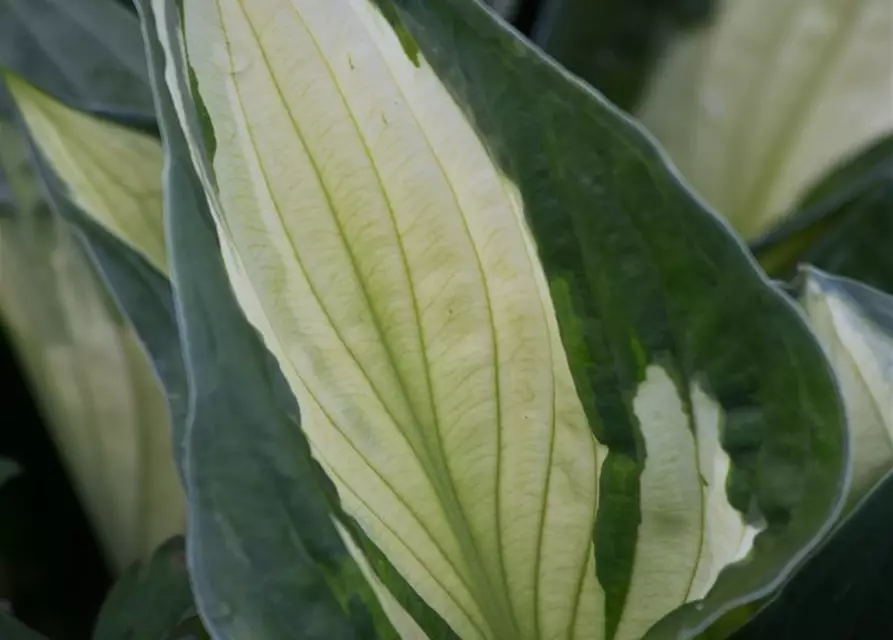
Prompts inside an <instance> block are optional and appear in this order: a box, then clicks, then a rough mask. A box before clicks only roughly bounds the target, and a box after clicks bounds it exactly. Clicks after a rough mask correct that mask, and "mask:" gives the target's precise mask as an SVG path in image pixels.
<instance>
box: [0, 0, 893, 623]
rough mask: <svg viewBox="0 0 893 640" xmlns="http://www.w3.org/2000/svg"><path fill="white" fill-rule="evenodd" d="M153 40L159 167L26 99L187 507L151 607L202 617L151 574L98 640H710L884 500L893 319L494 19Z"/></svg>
mask: <svg viewBox="0 0 893 640" xmlns="http://www.w3.org/2000/svg"><path fill="white" fill-rule="evenodd" d="M82 3H84V4H91V3H88V2H86V0H82ZM13 4H15V3H13ZM53 4H54V3H53V2H47V5H48V6H51V5H53ZM92 4H97V6H98V4H102V0H95V1H94V2H92ZM137 7H138V9H139V16H140V20H141V22H140V31H139V33H138V34H137V33H136V32H134V35H133V37H140V38H141V39H142V42H143V43H144V46H145V52H146V59H147V63H148V69H149V73H148V76H147V79H146V81H145V86H144V87H143V89H145V90H147V91H149V92H151V94H152V95H153V96H154V112H155V116H154V117H155V118H157V127H158V132H159V134H160V135H159V136H158V137H157V138H156V137H154V136H153V135H152V133H151V132H150V133H146V132H145V131H143V132H140V133H137V132H135V131H134V130H133V127H132V125H134V124H135V123H141V124H142V125H143V127H142V128H143V129H147V128H148V129H151V128H152V126H151V125H152V118H151V117H149V118H146V117H145V115H144V114H142V115H141V114H140V113H138V112H137V111H135V110H133V109H128V108H125V107H122V108H120V109H115V108H113V107H114V106H115V105H114V104H112V105H109V104H101V106H97V104H96V103H90V101H89V100H85V99H84V97H83V96H84V95H85V94H84V93H82V92H79V91H67V92H65V91H60V90H58V89H57V88H56V87H54V85H53V82H49V81H46V80H45V79H44V77H43V76H37V75H33V76H30V77H29V74H28V73H27V70H26V69H23V68H21V67H14V65H12V64H7V65H6V66H7V69H6V71H5V75H4V77H5V84H6V88H7V89H8V91H9V95H10V106H11V107H12V108H11V110H10V111H11V113H12V116H11V117H13V118H14V119H15V121H16V126H17V127H18V128H19V129H20V130H21V131H24V132H27V134H28V136H29V139H30V141H31V144H32V145H33V147H34V163H35V166H36V168H37V171H38V172H39V173H40V175H41V176H42V180H43V185H44V188H45V189H46V192H47V197H48V199H49V201H50V202H51V204H52V205H53V209H54V211H53V213H54V215H55V216H56V217H57V218H58V221H59V223H60V224H63V223H64V225H66V228H70V229H73V230H74V231H75V232H76V233H77V234H78V235H79V237H80V238H81V239H82V241H83V243H84V246H85V247H86V248H87V250H88V251H89V255H90V256H91V257H92V258H93V263H94V265H95V268H96V269H97V271H98V272H99V273H100V274H101V275H102V278H103V282H104V283H105V285H106V287H107V288H108V291H109V293H110V294H111V295H112V296H113V297H114V299H115V301H116V303H117V305H118V307H119V308H120V310H121V312H122V313H123V315H124V316H126V318H127V322H128V323H129V324H128V325H127V327H128V328H132V330H133V331H134V332H135V334H136V335H138V336H139V339H140V341H141V345H142V347H143V348H144V350H145V353H146V354H147V355H148V357H149V358H150V359H151V361H152V362H153V364H154V367H155V373H156V374H157V376H158V380H159V381H160V383H161V385H162V386H163V387H164V390H165V392H166V394H167V399H168V405H169V406H168V416H169V419H170V422H171V434H172V446H171V448H170V460H171V461H172V463H173V464H172V465H171V467H170V469H168V470H167V475H166V477H167V478H169V479H175V480H179V481H180V482H181V484H182V488H183V490H184V491H185V496H186V502H187V512H188V518H187V522H186V525H185V527H184V529H183V531H182V533H183V534H184V536H185V546H184V547H183V551H182V553H181V552H180V551H179V547H178V546H177V545H178V544H179V543H177V542H174V543H169V544H168V545H166V546H165V547H163V548H162V549H160V550H159V551H158V552H157V553H156V554H155V556H154V557H153V558H151V560H150V559H148V558H147V557H145V556H144V558H143V560H144V561H145V565H144V568H143V570H142V571H143V573H142V574H141V575H144V576H153V575H157V576H159V577H158V578H157V580H159V581H162V583H163V584H168V582H165V581H170V580H173V581H174V582H176V580H179V581H180V582H179V583H177V584H179V585H180V586H182V585H183V584H184V583H185V580H186V573H187V572H186V571H185V570H184V571H179V572H177V571H172V570H171V567H172V566H173V567H181V568H185V569H188V580H189V585H190V588H191V593H192V596H193V598H194V609H193V607H192V606H191V605H190V604H189V603H184V601H183V597H182V594H183V593H184V591H183V590H182V589H175V588H173V587H171V589H170V592H171V594H172V595H171V598H169V599H165V598H163V597H160V596H159V593H160V590H159V588H158V587H157V584H158V583H156V582H154V581H153V580H150V579H148V578H146V579H144V580H141V581H140V580H136V579H135V578H134V577H133V575H129V576H125V578H123V579H122V583H121V584H120V585H119V586H118V588H116V590H115V591H113V593H112V596H111V597H110V599H109V602H108V604H107V606H106V607H105V608H104V609H103V613H102V616H101V618H100V622H99V625H98V626H97V634H98V637H100V636H101V637H103V638H106V637H108V638H119V637H120V638H124V637H135V636H134V635H133V634H139V633H140V632H141V629H148V628H150V627H149V626H147V625H148V624H149V622H148V620H149V618H146V616H152V615H153V613H152V612H151V611H154V616H155V617H154V618H153V619H152V624H153V626H152V627H151V628H152V629H153V630H154V629H156V628H158V624H159V621H161V620H164V621H166V622H167V621H169V628H170V634H171V637H187V636H188V634H190V633H199V632H200V633H207V634H208V635H210V636H211V637H214V638H234V639H242V638H245V639H248V638H252V639H254V638H259V639H263V640H267V639H270V640H278V639H280V638H283V639H288V638H353V637H359V638H432V639H433V638H463V639H465V638H468V639H474V638H482V639H485V638H486V639H489V638H494V639H500V640H501V639H514V638H530V639H535V638H555V637H568V638H587V639H593V640H595V639H598V640H601V639H610V640H615V639H616V640H623V639H634V638H643V637H647V638H677V637H695V636H697V635H699V634H705V633H706V634H709V633H711V632H713V633H716V632H717V629H722V628H725V627H723V626H722V625H723V624H724V623H726V622H727V621H728V619H729V616H731V615H734V614H736V613H740V612H741V611H750V610H752V609H755V608H756V606H757V605H756V603H760V602H764V601H765V600H766V599H767V598H770V597H772V595H773V594H774V593H776V592H777V591H778V590H779V589H780V588H781V587H782V585H784V584H785V583H786V582H787V581H788V580H789V578H790V577H791V575H792V573H793V572H794V570H795V569H797V568H798V567H799V566H800V565H802V564H803V563H804V562H805V561H806V560H807V559H809V558H812V557H815V556H817V555H820V549H821V544H822V543H823V540H824V539H825V538H826V536H828V535H829V533H831V532H832V531H836V530H838V529H839V525H838V524H837V523H838V518H839V516H840V515H841V514H843V513H846V514H851V513H853V512H854V511H855V510H856V505H858V504H859V503H861V502H862V501H864V499H865V496H866V495H868V494H870V492H871V491H872V489H873V488H874V487H875V486H877V484H878V483H879V482H881V481H882V480H883V478H884V476H885V475H886V473H887V471H888V470H889V468H890V466H891V461H893V448H891V447H890V442H891V414H893V411H891V407H890V406H889V401H888V400H889V397H890V396H891V394H890V393H889V392H890V383H889V380H888V377H889V376H888V373H889V372H888V369H889V362H890V358H891V357H893V351H891V344H893V343H891V339H890V337H889V335H888V333H887V332H888V329H889V326H888V324H887V321H888V320H889V319H890V318H889V317H887V316H884V313H885V311H884V310H886V312H888V311H889V309H888V308H889V307H890V306H891V303H890V302H889V301H888V300H887V299H885V298H884V297H883V296H882V294H880V293H878V292H875V291H872V290H870V289H867V288H864V287H861V285H858V284H854V283H850V282H846V281H842V280H838V279H835V278H834V277H833V276H830V275H827V274H823V273H822V272H819V271H817V270H806V271H804V272H803V275H802V276H801V277H800V280H799V285H800V288H799V289H792V288H788V289H787V290H783V289H782V288H781V287H780V286H779V285H778V284H777V283H774V282H772V281H771V280H770V279H769V278H768V277H767V276H766V274H765V273H763V272H762V271H761V269H760V268H759V267H758V265H757V263H756V262H755V261H754V260H753V258H752V257H751V256H750V255H749V253H748V250H747V247H746V246H745V244H744V243H743V241H742V240H741V239H740V238H739V237H738V236H737V235H736V233H735V231H734V230H733V229H732V227H731V226H730V225H729V224H727V223H726V222H725V221H724V220H723V219H722V218H720V217H719V216H718V215H717V214H716V213H714V212H713V211H712V210H711V209H709V208H708V205H706V204H705V203H704V201H703V200H702V199H701V198H700V197H699V196H698V195H696V193H695V192H694V191H693V190H692V189H691V188H690V187H689V186H687V184H686V183H685V182H684V180H683V178H682V177H681V175H680V174H679V173H678V172H677V170H676V169H675V167H674V166H673V165H672V164H671V162H670V160H669V158H668V156H667V155H666V154H665V153H664V152H663V151H662V150H661V148H660V147H659V146H658V145H657V143H656V142H655V140H654V139H653V138H652V137H651V136H650V135H649V134H648V133H646V131H645V129H644V128H643V127H642V126H641V125H639V124H638V123H637V122H636V121H635V120H633V119H632V118H631V117H630V116H627V115H625V114H624V113H623V112H621V111H620V110H619V109H617V108H616V107H614V106H613V105H612V104H611V103H610V102H608V101H607V100H606V99H605V98H604V97H602V96H601V94H599V93H598V92H597V91H595V90H594V89H593V88H591V87H590V86H588V85H586V84H585V83H584V82H582V81H580V80H579V79H577V78H576V77H574V76H572V75H571V74H570V73H569V72H568V71H567V70H566V69H564V68H563V67H561V66H560V65H559V64H557V63H556V62H554V61H553V60H552V59H550V58H548V57H547V56H546V55H544V54H543V53H542V52H541V51H539V50H538V49H536V48H535V47H534V46H532V45H531V44H530V43H529V42H528V41H527V40H525V38H524V37H522V36H521V35H519V34H518V33H517V32H515V31H513V30H512V28H511V27H509V26H508V25H506V24H505V23H504V22H502V21H501V20H500V19H499V18H498V16H497V15H496V14H495V13H494V12H492V11H491V10H490V9H488V8H486V7H485V6H484V5H483V4H481V3H479V2H477V1H476V0H251V1H248V0H187V1H185V2H182V3H179V2H176V1H174V0H141V1H140V2H138V3H137ZM129 24H131V27H132V28H135V25H136V21H135V19H134V20H133V21H132V22H131V23H129ZM116 42H117V41H116ZM109 64H110V66H111V63H109ZM86 95H89V94H86ZM105 99H110V100H112V101H113V102H114V100H115V97H114V95H113V94H111V93H108V94H105ZM100 102H101V101H100ZM147 122H148V124H149V126H148V127H147V126H145V125H146V124H147ZM162 155H163V169H162V168H161V167H159V163H158V161H157V160H158V158H160V157H162ZM158 186H162V187H163V197H161V198H159V197H157V187H158ZM789 291H797V292H798V297H799V299H800V300H801V301H802V307H801V306H799V305H798V302H797V300H796V299H795V298H794V297H792V296H790V295H789V293H788V292H789ZM885 318H886V319H885ZM176 494H177V490H174V489H173V488H172V490H171V493H170V495H171V500H172V501H173V500H175V499H176ZM178 562H179V563H180V564H177V563H178ZM184 563H185V567H183V564H184ZM188 592H189V591H188V590H187V591H186V593H188ZM174 595H176V597H174ZM141 598H145V599H146V600H142V599H141ZM152 598H158V602H159V604H158V605H157V606H155V607H153V608H152V609H151V610H150V608H149V607H147V606H146V604H145V602H146V601H147V600H149V599H152ZM748 607H749V608H748ZM110 620H111V622H110ZM142 620H146V622H142ZM715 623H719V624H720V627H716V626H714V625H715ZM0 624H9V625H10V628H12V625H13V624H17V623H13V622H12V621H11V620H10V621H5V622H0ZM0 628H2V627H0ZM200 628H201V629H200ZM199 629H200V631H199ZM720 632H721V631H720ZM20 633H24V631H22V632H20ZM153 633H154V631H153ZM160 633H163V631H160ZM127 634H131V635H127ZM22 637H26V636H22ZM140 637H142V636H140ZM146 637H149V636H148V635H147V636H146ZM152 637H157V636H152Z"/></svg>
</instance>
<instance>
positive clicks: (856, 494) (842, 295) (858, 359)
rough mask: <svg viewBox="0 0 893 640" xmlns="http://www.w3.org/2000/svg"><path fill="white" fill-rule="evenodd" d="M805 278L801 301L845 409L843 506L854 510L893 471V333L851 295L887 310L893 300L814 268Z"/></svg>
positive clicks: (890, 308)
mask: <svg viewBox="0 0 893 640" xmlns="http://www.w3.org/2000/svg"><path fill="white" fill-rule="evenodd" d="M806 277H807V280H806V285H805V288H804V293H803V296H802V303H803V306H804V308H805V309H806V312H807V314H808V315H809V318H810V321H811V323H812V328H813V331H815V333H816V335H817V336H818V338H819V340H820V341H821V342H822V344H823V345H824V347H825V350H826V352H827V353H828V357H829V358H830V360H831V364H832V366H833V367H834V372H835V373H836V374H837V381H838V384H839V385H840V390H841V394H842V395H843V398H844V404H845V405H846V411H847V420H848V423H849V427H850V455H851V457H852V461H853V464H852V479H851V483H850V492H849V498H848V500H847V506H848V507H852V506H854V505H855V504H856V503H857V502H858V501H859V500H860V499H861V498H862V497H864V496H865V494H866V493H867V492H868V491H870V490H871V489H872V488H873V487H874V486H875V485H876V484H877V482H878V481H880V480H881V479H882V478H883V477H884V476H885V475H886V474H887V472H889V471H890V469H891V468H893V331H891V328H890V327H886V328H885V327H882V326H880V325H879V324H878V323H877V322H876V321H875V320H874V319H872V318H871V317H869V316H868V315H867V314H866V313H865V311H864V309H863V308H862V306H861V305H860V303H859V302H858V301H857V300H856V299H854V298H853V297H852V295H850V293H849V291H851V290H856V291H860V290H861V291H865V294H864V295H866V296H869V297H871V298H873V299H874V300H876V301H877V302H876V303H877V304H878V305H879V306H885V307H886V308H887V309H888V310H889V311H890V312H893V298H891V297H890V296H887V295H886V294H883V293H881V292H879V291H871V290H869V289H868V288H867V287H865V286H864V285H861V284H858V283H854V282H852V281H847V280H844V279H840V278H834V277H832V276H827V275H825V274H823V273H821V272H819V271H817V270H810V271H808V272H807V276H806ZM890 321H891V322H893V313H891V315H890Z"/></svg>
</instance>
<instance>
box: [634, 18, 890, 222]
mask: <svg viewBox="0 0 893 640" xmlns="http://www.w3.org/2000/svg"><path fill="white" fill-rule="evenodd" d="M639 116H640V118H641V119H642V121H643V122H644V123H645V124H646V126H648V127H649V128H650V129H651V131H652V132H653V133H655V134H656V136H657V137H658V139H659V140H660V141H661V143H662V144H663V145H664V146H665V147H666V148H667V150H668V151H669V152H670V155H671V156H672V158H673V160H674V162H675V163H676V164H677V166H678V167H679V168H680V170H681V171H682V173H683V175H684V176H685V177H686V178H687V179H688V180H689V181H690V182H691V183H692V185H693V186H694V187H695V188H696V189H697V190H698V191H699V192H700V193H701V194H702V195H703V196H704V197H705V199H706V200H707V201H708V202H709V203H710V204H711V205H713V207H714V208H715V209H716V210H717V211H719V213H721V214H722V215H724V216H725V217H726V218H728V219H729V221H730V222H731V223H732V225H733V226H734V227H735V228H736V229H737V230H738V231H739V232H740V233H742V235H744V237H745V238H748V239H749V238H754V237H756V236H759V235H760V234H762V233H764V232H766V231H768V230H769V229H770V228H772V227H773V226H774V225H775V224H776V223H778V222H779V221H780V220H781V219H782V218H783V217H784V216H785V215H787V214H789V213H790V212H791V210H792V208H793V207H794V206H795V205H796V203H797V201H798V199H799V198H800V197H802V196H803V195H804V192H805V191H806V190H807V189H808V188H809V187H811V186H812V185H813V184H814V183H815V182H816V181H818V180H819V179H820V178H821V177H822V176H823V174H825V173H826V172H827V171H828V170H830V169H831V168H832V167H833V166H835V165H836V164H838V163H839V162H842V161H844V160H845V159H846V158H848V157H849V156H851V155H852V154H854V153H856V152H857V151H858V150H859V149H860V148H862V147H864V146H865V145H867V144H868V143H870V142H871V141H873V140H874V139H876V138H877V137H879V136H881V135H884V134H887V133H890V132H893V3H891V2H890V0H721V1H719V2H717V16H716V17H715V18H714V21H713V24H712V25H711V26H710V27H709V28H708V29H705V30H701V31H696V32H694V33H691V34H689V35H686V36H685V37H683V38H682V39H681V41H679V42H677V43H675V44H674V45H673V47H671V50H670V51H669V53H668V54H667V56H666V58H665V60H664V61H663V62H662V63H661V64H660V65H659V67H658V69H657V70H656V72H655V74H654V79H653V80H652V82H651V85H650V87H649V89H648V91H647V92H646V96H645V98H644V100H643V103H642V105H641V107H640V109H639Z"/></svg>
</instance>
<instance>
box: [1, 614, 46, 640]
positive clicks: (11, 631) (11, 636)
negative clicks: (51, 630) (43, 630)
mask: <svg viewBox="0 0 893 640" xmlns="http://www.w3.org/2000/svg"><path fill="white" fill-rule="evenodd" d="M0 638H3V640H47V639H46V638H45V637H44V636H42V635H40V634H39V633H37V632H36V631H32V630H31V629H29V628H28V627H26V626H25V625H23V624H22V623H21V622H19V621H17V620H16V619H15V618H12V617H10V616H8V615H7V614H5V613H0Z"/></svg>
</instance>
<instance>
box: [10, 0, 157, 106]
mask: <svg viewBox="0 0 893 640" xmlns="http://www.w3.org/2000/svg"><path fill="white" fill-rule="evenodd" d="M0 68H2V69H5V70H6V71H12V72H14V73H16V74H17V75H20V76H22V77H23V78H25V79H26V80H28V81H29V82H30V83H31V84H33V85H35V86H37V87H38V88H40V89H41V90H43V91H45V92H47V93H49V94H50V95H52V96H54V97H55V98H57V99H60V100H63V101H65V102H67V103H69V104H75V105H77V106H78V107H80V108H84V109H90V110H94V111H100V112H115V113H120V112H124V113H129V114H132V115H151V113H152V94H151V92H150V90H149V85H148V82H147V71H146V63H145V59H144V56H143V48H142V42H141V40H140V30H139V22H138V21H137V19H136V16H134V15H133V13H131V12H129V11H127V10H126V9H125V8H124V7H123V6H122V5H121V4H119V3H117V2H114V1H113V0H2V1H0ZM6 108H7V105H6V104H5V101H4V98H3V97H2V96H0V110H5V109H6Z"/></svg>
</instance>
